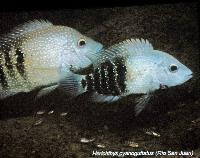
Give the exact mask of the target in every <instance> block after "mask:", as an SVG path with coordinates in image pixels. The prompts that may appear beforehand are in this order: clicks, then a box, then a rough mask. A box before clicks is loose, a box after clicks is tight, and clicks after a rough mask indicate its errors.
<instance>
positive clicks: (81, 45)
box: [78, 38, 86, 47]
mask: <svg viewBox="0 0 200 158" xmlns="http://www.w3.org/2000/svg"><path fill="white" fill-rule="evenodd" d="M85 44H86V41H85V39H83V38H81V39H80V40H79V41H78V46H79V47H84V46H85Z"/></svg>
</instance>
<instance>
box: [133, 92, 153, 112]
mask: <svg viewBox="0 0 200 158" xmlns="http://www.w3.org/2000/svg"><path fill="white" fill-rule="evenodd" d="M151 96H152V95H150V94H146V95H143V96H142V97H140V98H137V99H136V100H135V102H136V106H135V116H138V115H139V114H140V113H141V112H142V110H144V109H145V107H146V106H147V105H148V102H149V100H150V98H151Z"/></svg>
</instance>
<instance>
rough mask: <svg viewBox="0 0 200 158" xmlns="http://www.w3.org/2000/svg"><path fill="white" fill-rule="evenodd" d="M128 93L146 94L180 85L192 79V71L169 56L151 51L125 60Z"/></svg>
mask: <svg viewBox="0 0 200 158" xmlns="http://www.w3.org/2000/svg"><path fill="white" fill-rule="evenodd" d="M126 69H127V73H126V85H127V88H128V92H129V93H148V92H152V91H155V90H157V89H164V88H167V87H172V86H177V85H181V84H183V83H184V82H186V81H188V80H189V79H191V78H192V71H191V70H190V69H189V68H188V67H186V66H185V65H184V64H182V63H181V62H179V61H178V60H177V59H176V58H175V57H173V56H171V55H170V54H167V53H164V52H161V51H155V50H154V51H153V52H149V53H146V54H142V55H136V56H132V57H130V58H128V59H127V60H126Z"/></svg>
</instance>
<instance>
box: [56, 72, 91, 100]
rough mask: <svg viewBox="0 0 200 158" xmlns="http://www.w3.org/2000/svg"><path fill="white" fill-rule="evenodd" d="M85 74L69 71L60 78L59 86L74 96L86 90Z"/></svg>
mask: <svg viewBox="0 0 200 158" xmlns="http://www.w3.org/2000/svg"><path fill="white" fill-rule="evenodd" d="M84 81H85V75H79V74H75V73H73V72H71V71H69V72H68V74H67V75H66V76H65V77H64V78H62V79H61V80H60V87H61V89H63V90H64V92H65V93H66V94H67V95H69V96H71V97H76V96H78V95H80V94H82V93H84V92H86V90H87V89H86V84H85V83H84Z"/></svg>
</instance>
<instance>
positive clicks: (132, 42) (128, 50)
mask: <svg viewBox="0 0 200 158" xmlns="http://www.w3.org/2000/svg"><path fill="white" fill-rule="evenodd" d="M153 50H154V49H153V46H152V44H151V43H150V42H149V41H148V40H144V39H138V38H136V39H133V38H132V39H127V40H125V41H123V42H120V43H117V44H114V45H113V46H111V47H109V48H107V49H104V50H102V53H99V54H100V56H99V60H97V62H96V64H95V65H98V64H99V62H103V61H105V60H112V59H113V58H116V57H123V58H125V57H128V56H134V55H139V54H144V53H149V52H152V51H153Z"/></svg>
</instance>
